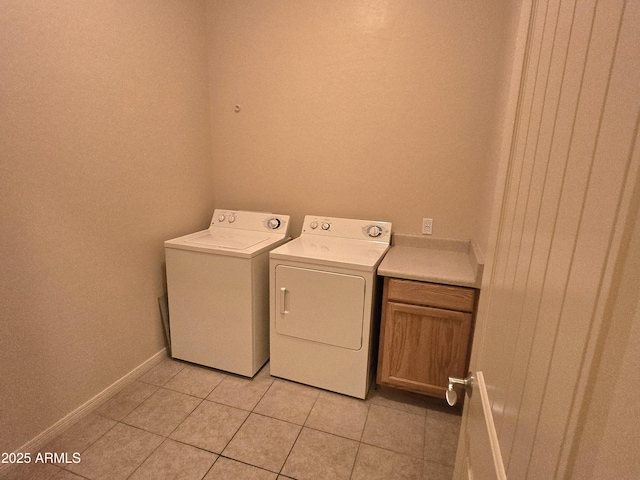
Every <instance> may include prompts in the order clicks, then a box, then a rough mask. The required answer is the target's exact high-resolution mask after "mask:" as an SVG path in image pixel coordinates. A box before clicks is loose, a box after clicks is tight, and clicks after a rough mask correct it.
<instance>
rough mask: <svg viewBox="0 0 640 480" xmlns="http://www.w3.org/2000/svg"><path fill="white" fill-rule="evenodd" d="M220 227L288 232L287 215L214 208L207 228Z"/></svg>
mask: <svg viewBox="0 0 640 480" xmlns="http://www.w3.org/2000/svg"><path fill="white" fill-rule="evenodd" d="M222 227H224V228H233V229H238V230H253V231H263V232H264V231H269V232H275V233H284V234H288V233H289V215H277V214H273V213H264V212H247V211H243V210H222V209H216V210H215V211H214V212H213V217H212V218H211V225H210V226H209V228H222Z"/></svg>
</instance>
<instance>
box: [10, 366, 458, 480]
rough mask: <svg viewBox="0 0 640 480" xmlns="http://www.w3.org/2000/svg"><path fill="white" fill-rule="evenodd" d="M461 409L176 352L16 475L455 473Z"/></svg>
mask: <svg viewBox="0 0 640 480" xmlns="http://www.w3.org/2000/svg"><path fill="white" fill-rule="evenodd" d="M459 430H460V416H459V412H458V411H457V410H455V409H449V408H447V407H446V406H444V405H443V404H442V403H441V402H439V401H437V400H429V399H427V398H425V397H421V396H418V395H411V394H407V393H403V392H400V391H395V390H387V389H379V390H375V389H372V390H371V392H370V393H369V395H368V397H367V399H366V400H364V401H363V400H358V399H355V398H350V397H346V396H343V395H338V394H335V393H331V392H327V391H323V390H319V389H316V388H313V387H308V386H306V385H300V384H298V383H294V382H289V381H286V380H282V379H277V378H274V377H271V376H270V374H269V364H267V365H266V366H265V367H264V368H263V369H262V370H261V371H260V372H259V373H258V374H257V375H256V376H255V377H254V378H253V379H246V378H242V377H238V376H235V375H231V374H226V373H223V372H219V371H215V370H211V369H207V368H202V367H198V366H195V365H191V364H189V363H185V362H180V361H176V360H171V359H167V360H164V361H162V362H161V363H159V364H158V365H156V366H155V367H154V368H152V369H151V370H150V371H149V372H147V373H146V374H145V375H143V376H142V377H140V378H139V379H138V380H137V381H135V382H133V383H132V384H130V385H129V386H127V387H126V388H125V389H123V390H122V391H120V392H119V393H118V394H116V395H115V396H114V397H112V398H111V399H110V400H108V401H107V402H106V403H104V404H103V405H101V406H100V407H99V408H98V409H96V410H95V411H94V412H93V413H90V414H89V415H87V416H86V417H84V418H83V419H81V420H80V421H78V422H77V423H76V424H75V425H73V426H72V427H70V428H69V429H68V430H67V431H65V432H64V433H62V434H61V435H60V436H59V437H57V438H56V439H54V440H53V441H52V442H50V443H49V444H48V445H46V446H44V447H43V448H42V449H41V452H56V453H60V452H68V453H69V458H70V459H72V454H73V453H74V452H80V454H81V461H80V462H79V463H67V464H64V465H52V464H42V463H41V464H31V465H25V466H18V467H16V468H14V469H13V470H11V471H9V472H7V473H6V474H5V478H10V479H30V480H37V479H55V480H67V479H68V480H72V479H82V478H85V479H92V480H93V479H114V480H117V479H132V480H143V479H154V480H155V479H185V480H191V479H193V480H202V479H204V480H222V479H232V480H242V479H258V480H260V479H264V480H268V479H272V480H277V479H298V480H305V479H313V480H316V479H318V480H332V479H336V480H339V479H345V480H348V479H352V480H376V479H384V480H393V479H399V480H404V479H429V480H431V479H432V480H440V479H450V478H451V476H452V473H453V463H454V460H455V450H456V446H457V438H458V433H459Z"/></svg>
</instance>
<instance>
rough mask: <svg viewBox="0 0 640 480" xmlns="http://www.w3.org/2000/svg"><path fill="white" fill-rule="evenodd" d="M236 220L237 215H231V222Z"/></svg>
mask: <svg viewBox="0 0 640 480" xmlns="http://www.w3.org/2000/svg"><path fill="white" fill-rule="evenodd" d="M235 221H236V216H235V215H229V223H233V222H235Z"/></svg>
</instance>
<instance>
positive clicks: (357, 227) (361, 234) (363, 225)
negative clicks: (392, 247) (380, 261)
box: [302, 215, 391, 243]
mask: <svg viewBox="0 0 640 480" xmlns="http://www.w3.org/2000/svg"><path fill="white" fill-rule="evenodd" d="M302 234H303V235H305V234H308V235H320V236H326V237H338V238H350V239H354V240H369V241H372V242H383V243H389V242H390V241H391V223H389V222H375V221H369V220H353V219H349V218H335V217H317V216H314V215H307V216H306V217H304V223H303V226H302Z"/></svg>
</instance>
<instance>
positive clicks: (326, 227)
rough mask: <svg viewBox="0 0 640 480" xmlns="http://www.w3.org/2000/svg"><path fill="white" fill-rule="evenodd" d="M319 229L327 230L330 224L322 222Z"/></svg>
mask: <svg viewBox="0 0 640 480" xmlns="http://www.w3.org/2000/svg"><path fill="white" fill-rule="evenodd" d="M321 228H322V229H323V230H329V229H330V228H331V224H330V223H329V222H322V225H321Z"/></svg>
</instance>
